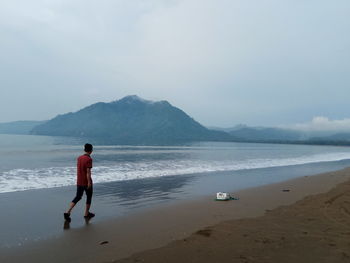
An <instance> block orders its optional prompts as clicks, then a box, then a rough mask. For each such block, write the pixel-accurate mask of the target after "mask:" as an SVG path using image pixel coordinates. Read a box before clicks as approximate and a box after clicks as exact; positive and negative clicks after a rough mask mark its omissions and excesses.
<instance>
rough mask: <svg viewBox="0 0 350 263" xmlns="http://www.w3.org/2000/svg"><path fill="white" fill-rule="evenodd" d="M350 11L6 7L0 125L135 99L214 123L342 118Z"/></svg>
mask: <svg viewBox="0 0 350 263" xmlns="http://www.w3.org/2000/svg"><path fill="white" fill-rule="evenodd" d="M282 2H283V3H282ZM349 6H350V3H349V1H348V0H339V1H337V4H336V5H335V4H334V3H332V2H329V1H323V0H321V1H320V0H310V1H295V0H286V1H280V0H267V1H260V0H252V1H234V0H220V1H215V0H148V1H144V0H133V1H130V0H105V1H86V0H75V1H71V0H32V1H27V0H11V1H0V33H1V41H0V81H1V83H0V86H1V89H2V94H1V96H0V112H6V114H2V115H0V122H2V121H10V120H18V119H47V118H51V117H53V116H55V115H56V114H60V113H64V112H69V111H75V110H78V109H80V108H81V107H83V106H86V105H88V104H91V103H95V102H97V101H112V100H116V99H119V98H121V97H123V96H125V95H129V94H137V95H139V96H141V97H144V98H146V99H151V100H168V101H169V102H170V103H172V104H173V105H175V106H178V107H180V108H181V109H183V110H184V111H186V112H187V113H189V114H190V115H191V116H192V117H194V118H195V119H196V120H198V121H200V122H201V123H203V124H205V125H216V126H232V125H234V124H236V123H246V124H249V125H277V124H279V123H281V121H283V123H296V122H298V121H301V120H303V119H302V117H303V118H304V117H306V118H308V119H309V118H311V117H312V116H316V115H323V116H329V117H331V118H340V117H339V116H344V115H341V114H343V113H346V111H347V108H348V97H349V88H348V87H349V85H350V72H349V69H350V52H349V47H350V37H349V34H347V32H348V28H349V26H350V20H349V19H348V12H347V10H348V9H349ZM325 109H332V111H333V112H330V110H329V111H328V112H327V111H326V110H325ZM295 116H296V117H295ZM300 116H302V117H300ZM293 117H295V118H293Z"/></svg>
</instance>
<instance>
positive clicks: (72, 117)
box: [31, 95, 231, 144]
mask: <svg viewBox="0 0 350 263" xmlns="http://www.w3.org/2000/svg"><path fill="white" fill-rule="evenodd" d="M31 134H35V135H51V136H72V137H83V138H93V139H94V140H97V141H98V142H100V143H106V144H109V143H118V144H164V143H165V144H167V143H177V142H187V141H225V140H226V141H228V140H230V139H231V137H230V135H228V134H227V133H225V132H220V131H212V130H209V129H207V128H205V127H204V126H202V125H201V124H199V123H198V122H196V121H195V120H194V119H192V118H191V117H189V116H188V115H187V114H186V113H185V112H183V111H182V110H180V109H178V108H176V107H174V106H172V105H171V104H170V103H169V102H167V101H157V102H154V101H148V100H144V99H141V98H139V97H137V96H135V95H134V96H127V97H125V98H123V99H121V100H117V101H114V102H111V103H103V102H99V103H96V104H93V105H90V106H88V107H86V108H84V109H81V110H79V111H77V112H74V113H67V114H63V115H58V116H57V117H55V118H53V119H51V120H49V121H47V122H45V123H42V124H40V125H38V126H36V127H34V128H33V130H32V131H31Z"/></svg>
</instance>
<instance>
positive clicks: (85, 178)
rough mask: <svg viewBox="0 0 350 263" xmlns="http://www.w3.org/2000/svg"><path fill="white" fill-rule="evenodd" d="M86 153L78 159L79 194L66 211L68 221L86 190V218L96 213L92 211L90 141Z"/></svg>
mask: <svg viewBox="0 0 350 263" xmlns="http://www.w3.org/2000/svg"><path fill="white" fill-rule="evenodd" d="M84 151H85V154H83V155H81V156H79V157H78V159H77V194H76V196H75V197H74V199H73V201H72V202H71V203H70V207H69V209H68V210H67V212H66V213H64V219H65V220H66V221H68V222H70V221H71V218H70V213H71V211H72V209H73V208H74V206H75V205H76V204H77V203H78V202H79V200H80V199H81V198H82V197H83V194H84V191H85V193H86V208H85V215H84V218H85V219H91V218H93V217H94V216H95V214H93V213H90V206H91V198H92V192H93V190H92V189H93V188H92V178H91V168H92V158H91V157H90V155H91V153H92V151H93V146H92V145H91V144H89V143H87V144H85V146H84Z"/></svg>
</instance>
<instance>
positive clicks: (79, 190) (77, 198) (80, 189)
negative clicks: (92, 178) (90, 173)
mask: <svg viewBox="0 0 350 263" xmlns="http://www.w3.org/2000/svg"><path fill="white" fill-rule="evenodd" d="M84 191H85V194H86V204H87V205H90V204H91V199H92V193H93V190H92V186H91V187H90V188H88V187H87V186H83V185H77V194H76V196H75V197H74V199H73V201H72V203H74V204H76V203H78V202H79V201H80V199H81V198H82V197H83V194H84Z"/></svg>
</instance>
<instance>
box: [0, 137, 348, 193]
mask: <svg viewBox="0 0 350 263" xmlns="http://www.w3.org/2000/svg"><path fill="white" fill-rule="evenodd" d="M82 153H83V145H82V143H81V142H80V141H78V140H76V139H74V138H68V137H48V136H30V135H0V163H1V166H0V193H6V192H17V191H27V190H33V189H47V188H57V187H64V186H70V185H75V183H76V158H77V157H78V156H79V155H81V154H82ZM92 157H93V166H94V167H93V180H94V184H101V183H108V182H120V181H135V180H142V179H148V178H164V177H179V178H180V177H181V176H185V175H198V176H200V175H204V174H205V175H206V176H208V174H209V175H210V174H212V175H213V176H214V175H215V174H217V173H222V172H225V174H227V173H228V174H230V173H233V172H234V173H237V172H239V171H252V170H254V171H257V170H259V169H264V168H274V167H286V166H301V165H306V164H329V165H326V166H324V167H325V170H329V169H332V168H333V167H337V165H336V163H339V162H340V163H339V166H343V165H342V163H344V162H346V161H347V160H350V147H340V146H313V145H291V144H263V143H235V142H200V143H189V144H186V145H176V146H125V145H124V146H118V145H112V146H111V145H109V146H103V145H95V146H94V152H93V154H92ZM331 163H333V165H331ZM346 163H347V162H346ZM326 167H328V168H326ZM258 174H259V172H256V175H257V180H259V181H260V183H270V182H271V181H278V180H279V179H286V178H284V176H283V175H281V174H275V175H273V176H272V175H271V176H269V177H268V178H266V180H264V178H260V177H259V176H258ZM258 177H259V178H258ZM293 177H294V176H293ZM238 179H239V180H241V178H237V180H238ZM252 186H255V185H252Z"/></svg>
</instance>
